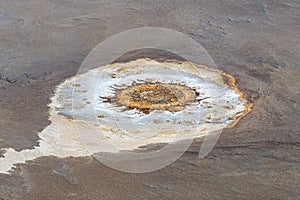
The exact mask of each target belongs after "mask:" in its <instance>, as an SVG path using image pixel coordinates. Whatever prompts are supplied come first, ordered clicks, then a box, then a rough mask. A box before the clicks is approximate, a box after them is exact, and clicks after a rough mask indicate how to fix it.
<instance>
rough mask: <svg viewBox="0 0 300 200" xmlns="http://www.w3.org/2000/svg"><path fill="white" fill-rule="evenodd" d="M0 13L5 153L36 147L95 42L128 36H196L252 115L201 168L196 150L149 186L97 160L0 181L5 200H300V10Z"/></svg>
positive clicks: (20, 5) (29, 166)
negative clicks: (145, 31)
mask: <svg viewBox="0 0 300 200" xmlns="http://www.w3.org/2000/svg"><path fill="white" fill-rule="evenodd" d="M0 5H1V6H0V44H1V45H0V59H1V62H0V97H1V98H0V126H1V129H0V148H7V147H12V148H14V149H16V150H22V149H28V148H33V147H34V146H36V145H38V134H37V133H38V132H40V131H41V130H42V129H43V128H44V127H46V126H47V125H48V124H49V121H48V107H47V104H48V103H49V97H50V96H51V95H52V94H53V89H54V88H55V86H56V85H58V84H59V83H60V82H61V81H63V80H64V79H66V78H67V77H70V76H72V75H75V74H76V72H77V70H78V68H79V66H80V64H81V62H82V61H83V59H84V57H85V56H86V55H87V54H88V52H90V51H91V50H92V49H93V48H94V47H95V46H96V45H97V44H98V43H99V42H101V41H102V40H103V39H105V38H107V37H109V36H111V35H112V34H115V33H118V32H121V31H124V30H128V29H131V28H137V27H144V26H159V27H166V28H171V29H174V30H178V31H181V32H183V33H185V34H187V35H189V36H190V37H192V38H193V39H195V40H196V41H198V42H199V43H201V44H202V45H203V46H204V47H205V48H206V49H207V51H208V52H209V54H210V55H211V57H212V58H213V59H214V60H215V62H216V64H217V65H218V68H219V69H221V70H224V71H225V72H227V73H230V74H232V75H234V76H235V77H236V79H237V81H238V85H239V87H240V89H241V90H242V91H244V92H245V94H246V96H247V98H248V100H250V101H252V102H253V105H254V106H253V111H252V112H251V113H250V114H248V115H247V116H246V117H245V118H243V119H242V120H241V121H240V122H239V124H237V125H236V126H235V127H234V128H231V129H227V130H225V131H223V134H222V136H221V138H220V139H219V140H218V143H217V145H216V146H215V148H214V149H213V151H212V152H211V153H210V154H209V155H208V156H207V157H206V158H204V159H198V156H197V153H198V150H199V145H200V143H199V142H195V143H194V144H193V145H192V146H191V148H190V149H189V151H188V152H186V153H185V154H184V155H183V156H182V157H181V158H180V159H179V160H177V161H176V162H175V163H173V164H172V165H171V166H169V167H166V168H164V169H162V170H159V171H156V172H152V173H146V174H127V173H121V172H118V171H115V170H112V169H110V168H108V167H106V166H104V165H102V164H101V163H99V162H98V161H97V160H95V159H93V158H92V157H83V158H66V159H58V158H55V157H43V158H39V159H36V160H34V161H30V162H28V163H26V164H21V165H18V166H17V169H16V170H15V172H13V173H12V174H11V175H3V174H0V199H5V200H7V199H298V198H299V196H300V125H299V114H298V113H299V100H300V97H299V95H300V92H299V87H300V82H299V80H300V72H299V69H300V65H299V63H300V56H299V55H300V13H299V9H300V3H299V2H298V1H297V0H295V1H277V2H275V1H264V0H258V1H245V2H241V1H237V0H236V1H235V0H230V1H226V2H220V1H179V0H178V1H176V0H175V1H171V0H170V1H138V2H137V1H104V0H103V1H96V0H85V1H84V0H80V1H67V0H62V1H61V0H59V1H58V0H57V1H52V0H51V1H44V0H32V1H17V0H9V1H1V2H0ZM144 54H146V55H148V54H149V52H144ZM152 56H153V57H155V58H156V57H163V56H162V55H160V54H159V53H158V54H157V55H156V54H155V53H153V52H152ZM126 59H128V56H125V57H124V58H120V60H126ZM0 153H1V151H0Z"/></svg>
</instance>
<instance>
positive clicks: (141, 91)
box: [115, 82, 197, 112]
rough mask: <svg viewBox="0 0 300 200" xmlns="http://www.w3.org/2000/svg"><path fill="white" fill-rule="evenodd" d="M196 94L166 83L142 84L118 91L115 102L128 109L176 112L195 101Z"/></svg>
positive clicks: (187, 89)
mask: <svg viewBox="0 0 300 200" xmlns="http://www.w3.org/2000/svg"><path fill="white" fill-rule="evenodd" d="M196 96H197V93H196V92H195V91H194V90H193V89H191V88H188V87H186V86H182V85H178V84H166V83H158V82H157V83H142V84H139V85H135V86H130V87H128V88H125V89H122V90H119V91H118V92H117V94H116V97H115V101H116V103H118V104H119V105H122V106H126V107H128V108H129V109H139V110H142V111H144V112H145V111H146V112H149V110H151V109H154V110H168V111H172V112H176V111H179V110H182V109H183V108H184V106H185V105H187V104H189V103H191V102H193V101H195V100H196Z"/></svg>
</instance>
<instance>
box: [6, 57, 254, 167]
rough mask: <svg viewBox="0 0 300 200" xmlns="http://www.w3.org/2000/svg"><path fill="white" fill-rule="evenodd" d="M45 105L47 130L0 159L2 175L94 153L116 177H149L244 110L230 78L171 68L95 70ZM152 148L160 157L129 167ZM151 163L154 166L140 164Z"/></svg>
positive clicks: (140, 64) (141, 65)
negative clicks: (21, 166)
mask: <svg viewBox="0 0 300 200" xmlns="http://www.w3.org/2000/svg"><path fill="white" fill-rule="evenodd" d="M51 100H52V102H51V104H50V105H49V106H50V120H51V122H52V123H51V125H49V126H48V127H47V128H45V129H44V130H43V131H42V132H41V133H40V134H39V136H40V138H41V140H40V146H39V147H36V148H35V149H31V150H25V151H21V152H16V151H14V150H13V149H7V150H6V153H5V154H4V158H0V160H1V169H0V170H1V172H7V171H8V170H9V169H11V167H12V166H13V164H14V163H19V162H24V161H25V160H30V159H34V158H37V157H40V156H49V155H53V156H58V157H65V156H88V155H95V154H98V153H99V152H100V153H101V152H102V153H110V154H109V156H107V154H104V155H105V156H104V159H102V158H100V160H101V161H103V162H104V163H105V164H107V165H108V166H111V167H113V168H115V169H118V170H124V169H125V171H129V172H145V171H152V170H154V169H158V168H161V167H163V166H165V165H168V164H170V163H171V162H173V161H174V160H176V159H177V158H178V157H179V156H180V155H181V153H183V152H184V151H185V150H186V149H187V148H188V147H189V145H190V144H191V142H192V141H193V139H194V138H195V137H203V136H209V135H211V134H214V133H215V132H217V131H219V132H220V131H221V130H222V129H223V128H225V127H228V126H231V125H234V124H235V123H236V122H237V121H238V120H239V119H240V118H241V117H242V116H244V115H245V114H246V113H247V112H249V110H250V104H248V103H247V101H246V100H245V98H243V94H242V93H241V91H240V90H239V89H238V88H237V86H236V84H235V80H234V78H233V77H232V76H230V75H228V74H226V73H224V72H221V71H218V70H212V69H209V68H207V67H205V66H201V65H197V66H196V65H194V64H193V63H190V62H184V61H177V60H169V61H165V62H159V61H156V60H151V59H138V60H135V61H131V62H127V63H114V64H109V65H106V66H99V67H97V68H95V69H91V70H89V71H87V72H85V73H82V74H78V75H76V76H74V77H72V78H69V79H67V80H66V81H64V82H63V83H61V84H60V85H59V86H58V87H57V89H56V92H55V95H54V96H53V97H52V98H51ZM182 141H188V142H182ZM155 144H167V145H166V146H167V147H166V148H167V149H166V150H165V151H162V150H161V151H159V152H160V154H159V155H154V154H153V155H152V154H142V155H145V156H144V157H137V158H136V159H135V160H134V159H133V160H132V158H133V157H135V156H136V155H135V154H134V155H132V154H131V153H130V152H131V151H134V150H137V149H141V148H142V149H143V148H144V147H149V148H150V149H151V147H152V146H153V145H155ZM168 144H174V145H175V144H180V145H179V146H178V145H177V146H172V145H168ZM163 148H165V147H163ZM174 148H175V151H174ZM209 148H212V147H209ZM124 152H127V153H126V154H124ZM128 152H129V153H128ZM178 152H181V153H178ZM154 157H155V158H157V159H158V160H157V159H156V160H155V162H151V163H152V164H151V163H149V162H147V161H148V160H149V159H150V158H151V159H152V158H154ZM151 159H150V160H151ZM168 159H169V160H168ZM140 161H143V162H144V161H145V162H147V163H142V164H141V163H140ZM160 162H161V163H160ZM126 163H127V164H128V163H136V164H135V165H134V164H133V165H130V166H126ZM153 164H158V166H152V165H153ZM132 166H138V167H148V168H131V167H132ZM126 167H127V168H126ZM149 167H150V168H149Z"/></svg>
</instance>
